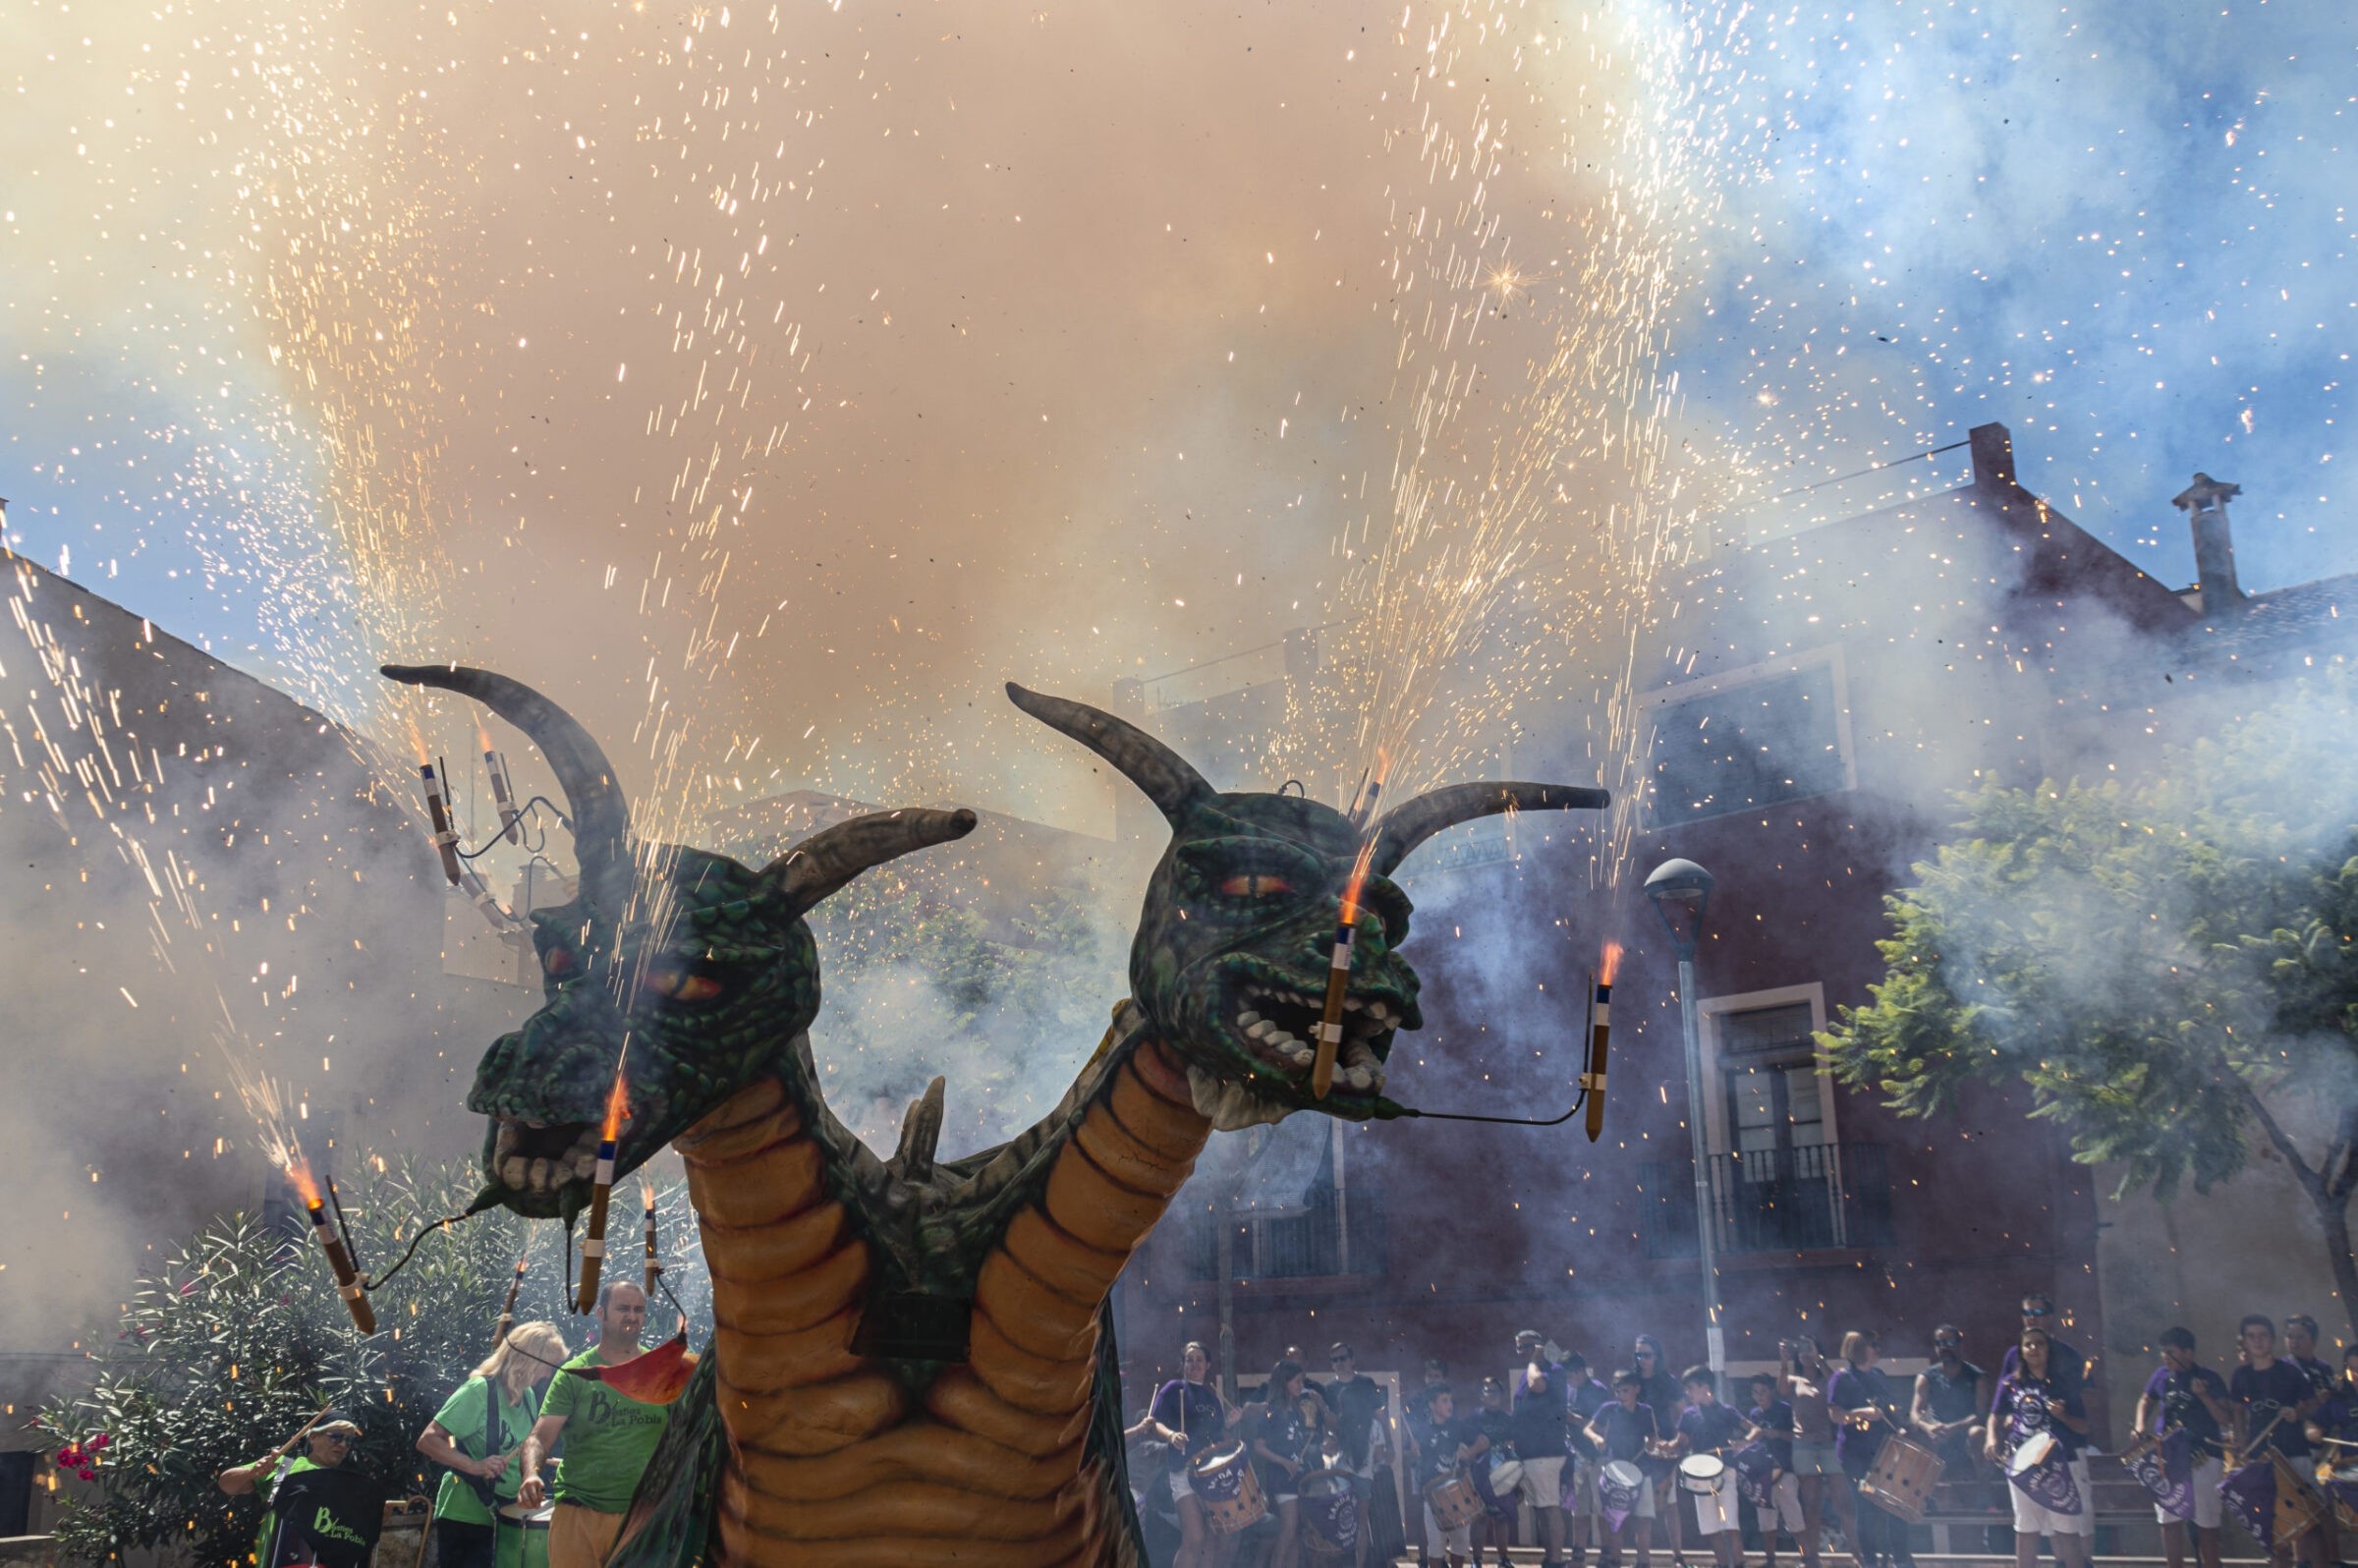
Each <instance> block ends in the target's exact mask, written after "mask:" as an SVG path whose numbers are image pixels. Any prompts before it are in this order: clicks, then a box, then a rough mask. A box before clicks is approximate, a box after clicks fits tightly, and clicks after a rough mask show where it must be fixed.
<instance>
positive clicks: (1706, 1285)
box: [1646, 861, 1727, 1372]
mask: <svg viewBox="0 0 2358 1568" xmlns="http://www.w3.org/2000/svg"><path fill="white" fill-rule="evenodd" d="M1646 896H1647V897H1648V898H1650V899H1652V900H1653V901H1654V912H1655V913H1656V915H1659V916H1660V917H1661V918H1662V928H1663V929H1664V930H1666V931H1668V932H1669V933H1670V945H1671V947H1672V948H1673V949H1674V950H1675V951H1676V952H1677V954H1678V1014H1679V1026H1680V1031H1681V1033H1682V1034H1683V1035H1684V1036H1686V1047H1687V1142H1688V1145H1689V1147H1690V1148H1692V1149H1693V1151H1694V1156H1695V1241H1696V1251H1697V1255H1698V1256H1699V1257H1700V1258H1701V1259H1702V1261H1703V1306H1704V1312H1705V1314H1706V1316H1705V1319H1704V1336H1705V1343H1706V1345H1707V1347H1708V1348H1709V1351H1710V1355H1709V1357H1708V1359H1709V1361H1710V1362H1711V1366H1712V1372H1725V1371H1726V1370H1727V1339H1726V1336H1725V1335H1724V1334H1723V1333H1722V1332H1721V1331H1720V1327H1719V1258H1718V1249H1717V1248H1716V1247H1715V1246H1714V1245H1713V1244H1712V1228H1713V1227H1712V1221H1713V1220H1714V1219H1715V1218H1716V1217H1717V1216H1716V1214H1715V1213H1714V1207H1715V1205H1714V1204H1712V1167H1711V1153H1710V1150H1709V1149H1708V1148H1706V1147H1705V1140H1704V1134H1703V1111H1704V1090H1703V1039H1702V1036H1700V1035H1699V1034H1698V1033H1697V1032H1696V1027H1695V942H1696V938H1697V937H1699V936H1700V935H1702V933H1703V912H1704V909H1705V907H1706V906H1707V905H1709V904H1710V903H1711V901H1712V873H1711V872H1709V871H1707V870H1705V869H1704V868H1702V867H1700V866H1698V865H1696V864H1695V863H1694V862H1693V861H1664V862H1663V863H1662V864H1661V865H1659V866H1657V867H1656V868H1655V870H1654V874H1653V875H1652V876H1649V877H1647V878H1646Z"/></svg>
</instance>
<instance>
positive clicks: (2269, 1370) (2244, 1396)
mask: <svg viewBox="0 0 2358 1568" xmlns="http://www.w3.org/2000/svg"><path fill="white" fill-rule="evenodd" d="M2235 1337H2236V1339H2237V1341H2238V1342H2239V1343H2240V1345H2241V1347H2242V1352H2243V1365H2242V1366H2240V1367H2238V1368H2236V1369H2235V1372H2234V1374H2233V1375H2232V1376H2230V1377H2229V1378H2228V1379H2227V1392H2228V1394H2229V1396H2230V1407H2231V1408H2232V1409H2233V1410H2234V1412H2235V1415H2236V1417H2237V1421H2236V1426H2237V1428H2238V1430H2237V1432H2236V1447H2237V1448H2238V1449H2239V1450H2241V1452H2242V1454H2243V1457H2244V1459H2245V1461H2246V1462H2249V1461H2252V1460H2257V1459H2265V1458H2267V1457H2268V1456H2269V1454H2270V1453H2272V1452H2274V1453H2278V1454H2282V1455H2283V1456H2284V1457H2285V1459H2286V1460H2288V1461H2290V1462H2291V1463H2292V1465H2293V1467H2294V1468H2295V1469H2296V1470H2299V1471H2307V1470H2308V1469H2309V1468H2310V1463H2311V1461H2310V1458H2309V1434H2308V1432H2307V1431H2306V1430H2304V1429H2303V1426H2302V1424H2303V1422H2305V1421H2306V1420H2307V1418H2308V1417H2309V1416H2310V1415H2311V1414H2312V1413H2313V1412H2314V1411H2315V1409H2316V1405H2317V1404H2318V1403H2322V1401H2321V1400H2319V1398H2318V1395H2317V1391H2316V1390H2315V1389H2313V1388H2312V1387H2310V1385H2309V1377H2308V1374H2307V1373H2305V1372H2302V1371H2301V1370H2300V1369H2299V1368H2298V1367H2295V1366H2294V1365H2293V1364H2292V1363H2290V1362H2288V1361H2286V1360H2284V1359H2283V1358H2282V1357H2280V1356H2278V1355H2277V1354H2276V1325H2275V1324H2274V1322H2273V1321H2271V1320H2270V1319H2269V1318H2268V1317H2266V1316H2263V1315H2261V1314H2259V1313H2253V1314H2251V1315H2250V1316H2247V1317H2245V1318H2244V1319H2243V1321H2242V1322H2240V1323H2238V1324H2236V1325H2235ZM2324 1545H2325V1532H2324V1531H2322V1530H2305V1531H2303V1532H2301V1537H2300V1546H2301V1552H2302V1554H2303V1555H2304V1556H2306V1557H2307V1558H2308V1559H2309V1560H2310V1562H2312V1563H2313V1564H2317V1565H2318V1568H2330V1564H2331V1559H2330V1558H2326V1557H2325V1556H2324V1553H2323V1551H2322V1548H2323V1546H2324ZM2270 1555H2272V1556H2273V1557H2274V1559H2275V1561H2277V1562H2279V1563H2289V1562H2291V1561H2292V1542H2290V1541H2278V1542H2276V1543H2275V1545H2274V1548H2273V1550H2272V1551H2271V1553H2270Z"/></svg>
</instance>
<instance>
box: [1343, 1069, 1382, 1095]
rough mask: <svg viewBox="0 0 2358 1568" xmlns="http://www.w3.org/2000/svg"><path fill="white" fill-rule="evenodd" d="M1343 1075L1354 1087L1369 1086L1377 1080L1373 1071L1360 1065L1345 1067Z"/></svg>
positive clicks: (1360, 1088) (1363, 1087)
mask: <svg viewBox="0 0 2358 1568" xmlns="http://www.w3.org/2000/svg"><path fill="white" fill-rule="evenodd" d="M1343 1077H1344V1079H1345V1080H1347V1081H1348V1082H1349V1083H1350V1085H1351V1087H1352V1088H1353V1089H1359V1090H1364V1089H1366V1088H1368V1087H1369V1086H1370V1085H1372V1084H1373V1083H1374V1082H1375V1075H1374V1074H1373V1073H1370V1072H1369V1071H1368V1070H1367V1069H1366V1068H1365V1067H1360V1066H1352V1067H1349V1068H1346V1069H1344V1072H1343Z"/></svg>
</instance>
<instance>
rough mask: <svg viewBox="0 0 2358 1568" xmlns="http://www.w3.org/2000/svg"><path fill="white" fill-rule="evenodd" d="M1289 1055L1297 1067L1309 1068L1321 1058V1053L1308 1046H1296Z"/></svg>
mask: <svg viewBox="0 0 2358 1568" xmlns="http://www.w3.org/2000/svg"><path fill="white" fill-rule="evenodd" d="M1289 1054H1290V1055H1291V1056H1292V1057H1293V1059H1294V1065H1295V1066H1296V1067H1308V1066H1309V1065H1310V1064H1311V1063H1312V1062H1315V1061H1317V1060H1318V1058H1319V1053H1318V1052H1317V1051H1315V1050H1312V1049H1311V1048H1310V1047H1309V1046H1307V1045H1296V1046H1295V1047H1294V1048H1293V1050H1292V1051H1291V1052H1290V1053H1289Z"/></svg>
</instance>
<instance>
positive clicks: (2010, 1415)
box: [1983, 1328, 2096, 1568]
mask: <svg viewBox="0 0 2358 1568" xmlns="http://www.w3.org/2000/svg"><path fill="white" fill-rule="evenodd" d="M2050 1348H2051V1345H2050V1341H2049V1338H2048V1333H2047V1330H2046V1329H2044V1328H2026V1329H2024V1330H2023V1331H2022V1337H2021V1338H2020V1339H2019V1340H2017V1341H2016V1342H2015V1349H2016V1350H2017V1351H2019V1352H2020V1354H2019V1355H2017V1356H2016V1357H2015V1359H2014V1370H2013V1371H2012V1372H2007V1373H2006V1374H2005V1375H2004V1376H2002V1377H2000V1378H1999V1379H1998V1380H1997V1397H1996V1398H1995V1399H1993V1400H1992V1401H1991V1405H1990V1429H1989V1431H1988V1433H1987V1434H1986V1435H1985V1437H1984V1439H1983V1443H1984V1447H1983V1451H1984V1453H1986V1454H1987V1455H1988V1457H1989V1459H1990V1462H1991V1463H1992V1464H1993V1465H2008V1466H2011V1465H2012V1464H2013V1463H2014V1461H2015V1458H2016V1456H2017V1455H2018V1454H2021V1453H2022V1452H2023V1449H2024V1446H2025V1445H2026V1444H2029V1443H2032V1442H2034V1441H2037V1442H2040V1443H2042V1444H2044V1443H2045V1442H2047V1441H2048V1440H2049V1439H2051V1440H2052V1442H2053V1445H2054V1446H2053V1449H2052V1452H2051V1457H2050V1458H2049V1460H2047V1461H2043V1463H2045V1464H2056V1465H2061V1466H2063V1467H2064V1468H2065V1469H2066V1470H2067V1471H2069V1473H2070V1476H2071V1484H2072V1486H2073V1488H2074V1489H2076V1490H2077V1492H2078V1493H2079V1499H2080V1506H2079V1510H2078V1511H2077V1512H2075V1513H2065V1512H2062V1511H2061V1510H2059V1509H2057V1508H2052V1507H2049V1505H2048V1500H2047V1499H2045V1498H2043V1497H2041V1496H2034V1495H2033V1494H2032V1492H2031V1490H2030V1488H2028V1487H2027V1486H2023V1485H2013V1486H2009V1487H2008V1488H2007V1490H2008V1492H2009V1493H2010V1494H2011V1499H2012V1501H2013V1504H2014V1568H2038V1562H2039V1538H2040V1537H2041V1536H2045V1537H2047V1538H2048V1540H2051V1541H2053V1542H2054V1547H2055V1561H2056V1562H2058V1563H2060V1564H2061V1565H2062V1568H2088V1564H2089V1557H2090V1551H2091V1548H2092V1547H2093V1546H2094V1545H2095V1543H2096V1498H2095V1494H2094V1492H2093V1491H2092V1490H2091V1489H2090V1486H2089V1482H2088V1461H2087V1460H2086V1459H2085V1458H2083V1457H2082V1456H2081V1448H2082V1446H2083V1445H2084V1443H2085V1442H2086V1439H2087V1436H2088V1412H2087V1409H2086V1407H2085V1406H2083V1405H2082V1404H2081V1402H2080V1390H2079V1388H2078V1386H2077V1385H2075V1384H2071V1383H2066V1382H2065V1381H2064V1380H2063V1379H2062V1378H2061V1377H2060V1376H2058V1375H2057V1374H2056V1372H2055V1370H2054V1366H2053V1364H2052V1363H2051V1362H2050V1361H2049V1359H2048V1354H2049V1349H2050Z"/></svg>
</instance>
